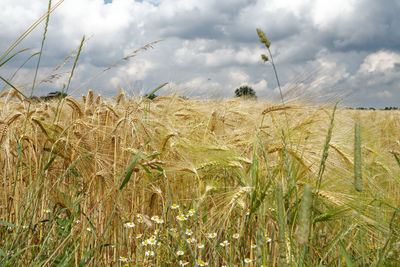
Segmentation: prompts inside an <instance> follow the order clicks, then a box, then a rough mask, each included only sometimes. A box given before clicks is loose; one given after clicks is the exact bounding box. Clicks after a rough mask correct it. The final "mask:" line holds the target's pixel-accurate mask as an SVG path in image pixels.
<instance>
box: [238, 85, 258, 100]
mask: <svg viewBox="0 0 400 267" xmlns="http://www.w3.org/2000/svg"><path fill="white" fill-rule="evenodd" d="M235 96H236V97H245V98H257V96H256V92H255V91H254V90H253V88H251V87H250V86H247V85H243V86H241V87H240V88H237V89H236V90H235Z"/></svg>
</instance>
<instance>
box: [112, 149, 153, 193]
mask: <svg viewBox="0 0 400 267" xmlns="http://www.w3.org/2000/svg"><path fill="white" fill-rule="evenodd" d="M148 143H149V142H146V144H144V145H143V146H142V147H141V148H140V149H139V151H138V152H137V153H136V154H135V156H134V157H133V160H132V161H131V163H129V165H128V167H127V168H126V169H125V171H124V173H125V178H124V180H123V181H122V183H121V186H120V187H119V190H122V189H124V187H125V186H126V184H127V183H128V182H129V180H130V179H131V176H132V173H133V171H134V170H135V166H136V164H137V162H138V160H139V158H140V156H141V155H142V152H143V149H144V148H145V146H146V145H147V144H148Z"/></svg>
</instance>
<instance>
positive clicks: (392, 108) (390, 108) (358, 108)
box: [348, 107, 400, 110]
mask: <svg viewBox="0 0 400 267" xmlns="http://www.w3.org/2000/svg"><path fill="white" fill-rule="evenodd" d="M348 109H357V110H399V109H400V108H399V107H385V108H378V109H376V108H373V107H369V108H365V107H357V108H348Z"/></svg>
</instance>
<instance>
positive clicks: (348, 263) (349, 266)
mask: <svg viewBox="0 0 400 267" xmlns="http://www.w3.org/2000/svg"><path fill="white" fill-rule="evenodd" d="M340 250H341V251H342V254H343V256H344V259H345V261H346V266H347V267H354V263H353V261H352V260H351V258H350V256H349V254H347V251H346V249H345V248H344V247H343V244H342V243H340Z"/></svg>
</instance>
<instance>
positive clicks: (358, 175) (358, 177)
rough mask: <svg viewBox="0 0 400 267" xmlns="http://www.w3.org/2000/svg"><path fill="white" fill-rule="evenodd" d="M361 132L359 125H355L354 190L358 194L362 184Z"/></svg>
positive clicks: (357, 123)
mask: <svg viewBox="0 0 400 267" xmlns="http://www.w3.org/2000/svg"><path fill="white" fill-rule="evenodd" d="M360 132H361V130H360V123H359V122H356V123H355V130H354V188H355V189H356V190H357V191H358V192H362V190H363V184H362V172H361V163H362V156H361V133H360Z"/></svg>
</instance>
